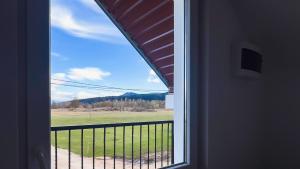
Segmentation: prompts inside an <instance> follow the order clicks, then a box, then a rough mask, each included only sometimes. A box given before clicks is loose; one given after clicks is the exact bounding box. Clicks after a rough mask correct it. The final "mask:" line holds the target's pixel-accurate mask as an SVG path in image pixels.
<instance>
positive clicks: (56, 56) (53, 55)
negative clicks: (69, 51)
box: [51, 52, 69, 61]
mask: <svg viewBox="0 0 300 169" xmlns="http://www.w3.org/2000/svg"><path fill="white" fill-rule="evenodd" d="M51 57H53V58H56V59H59V60H61V61H67V60H69V58H68V57H65V56H63V55H61V54H60V53H57V52H51Z"/></svg>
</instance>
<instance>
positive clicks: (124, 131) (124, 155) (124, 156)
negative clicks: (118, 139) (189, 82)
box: [123, 126, 126, 169]
mask: <svg viewBox="0 0 300 169" xmlns="http://www.w3.org/2000/svg"><path fill="white" fill-rule="evenodd" d="M125 129H126V128H125V126H123V169H125V158H126V154H125V133H126V130H125Z"/></svg>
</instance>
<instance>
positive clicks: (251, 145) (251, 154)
mask: <svg viewBox="0 0 300 169" xmlns="http://www.w3.org/2000/svg"><path fill="white" fill-rule="evenodd" d="M208 3H209V11H208V24H209V40H208V43H209V57H208V59H209V65H208V66H209V72H208V73H209V79H208V83H209V84H208V86H209V91H208V92H209V93H208V97H209V98H208V99H209V103H208V104H209V105H208V119H209V121H208V160H209V163H208V166H209V168H210V169H254V168H259V167H260V166H261V165H262V164H261V163H262V160H261V153H260V150H261V142H262V137H261V124H260V121H261V120H260V119H261V118H262V113H263V111H262V101H263V98H262V96H263V94H262V93H263V92H262V90H263V82H262V81H263V80H262V79H263V77H262V78H261V79H259V80H246V79H239V78H236V77H234V76H233V72H232V62H231V61H232V60H231V45H232V44H233V43H234V42H237V41H247V40H248V38H249V37H248V35H247V34H246V33H245V31H244V29H243V27H242V25H241V23H240V22H239V20H238V17H237V14H236V13H235V10H234V8H233V7H232V4H231V3H230V1H228V0H210V1H208ZM257 45H258V46H259V44H257Z"/></svg>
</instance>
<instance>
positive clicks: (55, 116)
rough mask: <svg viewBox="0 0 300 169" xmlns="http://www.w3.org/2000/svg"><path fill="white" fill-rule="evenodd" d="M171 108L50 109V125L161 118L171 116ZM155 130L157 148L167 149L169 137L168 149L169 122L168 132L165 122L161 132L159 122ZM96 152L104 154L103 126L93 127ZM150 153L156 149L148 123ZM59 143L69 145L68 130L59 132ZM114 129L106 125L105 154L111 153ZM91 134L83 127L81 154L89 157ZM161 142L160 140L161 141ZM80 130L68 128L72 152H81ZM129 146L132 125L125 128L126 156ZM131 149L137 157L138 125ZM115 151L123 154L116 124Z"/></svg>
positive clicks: (145, 144)
mask: <svg viewBox="0 0 300 169" xmlns="http://www.w3.org/2000/svg"><path fill="white" fill-rule="evenodd" d="M172 119H173V112H171V111H165V110H160V111H157V112H109V111H103V112H73V111H72V112H71V111H67V110H53V111H52V115H51V124H52V126H64V125H82V124H107V123H123V122H124V123H125V122H142V121H160V120H172ZM156 131H157V133H156V146H157V152H160V151H161V148H163V151H167V145H168V142H167V140H168V138H167V137H169V151H171V141H172V140H171V138H172V137H171V125H170V126H169V136H168V134H167V133H168V125H166V124H165V125H164V127H163V136H162V132H161V131H162V125H157V130H156ZM95 133H96V137H95V147H96V148H95V155H96V156H98V157H99V156H104V152H103V151H104V136H103V135H104V131H103V129H96V130H95ZM149 135H150V142H149V144H150V146H149V147H150V153H154V152H155V144H154V143H155V127H154V125H151V126H150V132H149ZM57 136H58V147H59V148H63V149H68V132H67V131H66V132H65V131H61V132H58V134H57ZM141 138H142V149H141V150H142V154H146V153H147V151H148V127H147V126H143V127H142V137H141ZM113 140H114V130H113V128H107V129H106V155H107V156H113V152H114V147H113ZM161 140H163V142H162V141H161ZM92 141H93V137H92V130H90V129H86V130H84V143H83V152H84V153H83V154H84V156H87V157H91V156H92V153H93V149H92V146H93V142H92ZM51 143H52V145H54V133H53V132H52V133H51ZM162 143H163V144H162ZM80 145H81V131H80V130H74V131H72V132H71V152H73V153H76V154H80V153H81V147H80ZM131 149H132V127H126V130H125V152H126V158H131ZM133 150H134V155H133V156H134V157H135V158H137V157H139V152H140V126H136V127H134V139H133ZM116 155H117V156H118V157H123V127H117V128H116Z"/></svg>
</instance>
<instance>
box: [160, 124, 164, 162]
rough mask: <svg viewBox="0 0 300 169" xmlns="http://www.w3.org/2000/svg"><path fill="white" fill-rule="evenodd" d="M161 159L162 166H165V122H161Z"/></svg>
mask: <svg viewBox="0 0 300 169" xmlns="http://www.w3.org/2000/svg"><path fill="white" fill-rule="evenodd" d="M160 148H161V149H160V152H161V153H160V154H161V157H160V160H161V167H163V166H164V164H163V161H164V157H163V156H164V124H161V144H160Z"/></svg>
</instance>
